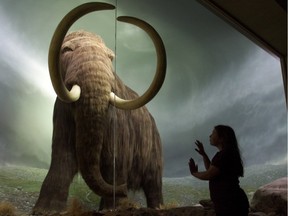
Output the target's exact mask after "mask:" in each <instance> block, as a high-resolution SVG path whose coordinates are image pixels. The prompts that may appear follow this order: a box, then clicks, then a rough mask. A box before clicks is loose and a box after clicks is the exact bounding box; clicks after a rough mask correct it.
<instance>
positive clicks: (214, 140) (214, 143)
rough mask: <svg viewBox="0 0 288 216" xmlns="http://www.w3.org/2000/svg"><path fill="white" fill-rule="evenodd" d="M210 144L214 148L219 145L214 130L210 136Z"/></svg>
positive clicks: (219, 141) (219, 140)
mask: <svg viewBox="0 0 288 216" xmlns="http://www.w3.org/2000/svg"><path fill="white" fill-rule="evenodd" d="M210 144H211V145H212V146H216V147H219V146H220V145H221V139H220V137H219V136H218V133H217V131H216V130H215V129H214V130H213V131H212V133H211V135H210Z"/></svg>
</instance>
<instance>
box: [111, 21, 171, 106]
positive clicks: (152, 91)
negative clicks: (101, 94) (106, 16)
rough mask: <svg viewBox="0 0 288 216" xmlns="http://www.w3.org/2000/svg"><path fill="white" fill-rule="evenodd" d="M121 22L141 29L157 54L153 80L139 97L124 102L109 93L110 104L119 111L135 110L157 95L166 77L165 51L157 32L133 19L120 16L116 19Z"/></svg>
mask: <svg viewBox="0 0 288 216" xmlns="http://www.w3.org/2000/svg"><path fill="white" fill-rule="evenodd" d="M117 20H119V21H121V22H126V23H131V24H134V25H136V26H138V27H139V28H141V29H143V30H144V31H145V32H146V33H147V34H148V35H149V36H150V38H151V39H152V41H153V43H154V46H155V48H156V53H157V68H156V73H155V76H154V79H153V81H152V83H151V85H150V87H149V88H148V89H147V90H146V92H144V94H143V95H141V96H140V97H138V98H136V99H133V100H124V99H121V98H119V97H117V96H116V95H115V94H114V93H110V103H111V104H112V105H114V106H115V107H117V108H120V109H130V110H131V109H137V108H139V107H141V106H144V105H145V104H146V103H148V102H149V101H150V100H152V98H153V97H154V96H155V95H156V94H157V93H158V91H159V90H160V88H161V86H162V84H163V82H164V79H165V75H166V64H167V60H166V50H165V47H164V44H163V41H162V39H161V37H160V35H159V34H158V33H157V31H156V30H155V29H154V28H153V27H152V26H151V25H149V24H148V23H146V22H145V21H143V20H140V19H137V18H135V17H128V16H121V17H117Z"/></svg>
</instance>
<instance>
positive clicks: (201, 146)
mask: <svg viewBox="0 0 288 216" xmlns="http://www.w3.org/2000/svg"><path fill="white" fill-rule="evenodd" d="M195 144H196V146H197V147H198V149H197V148H195V151H197V152H198V153H199V154H200V155H202V156H203V155H206V152H205V150H204V146H203V144H202V143H201V142H200V141H199V140H196V142H195Z"/></svg>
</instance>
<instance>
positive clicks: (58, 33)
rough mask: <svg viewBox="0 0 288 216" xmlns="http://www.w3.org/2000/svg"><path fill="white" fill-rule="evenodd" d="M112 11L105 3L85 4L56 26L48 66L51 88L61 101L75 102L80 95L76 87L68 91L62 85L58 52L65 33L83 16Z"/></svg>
mask: <svg viewBox="0 0 288 216" xmlns="http://www.w3.org/2000/svg"><path fill="white" fill-rule="evenodd" d="M112 9H115V7H114V6H113V5H111V4H107V3H100V2H90V3H85V4H82V5H80V6H78V7H76V8H74V9H73V10H71V11H70V12H69V13H68V14H67V15H66V16H65V17H64V18H63V19H62V20H61V22H60V23H59V24H58V26H57V28H56V30H55V33H54V35H53V37H52V40H51V43H50V48H49V55H48V66H49V73H50V78H51V81H52V85H53V88H54V90H55V92H56V94H57V96H58V97H59V98H60V99H61V100H62V101H65V102H74V101H77V100H78V99H79V97H80V93H81V89H80V87H79V86H78V85H74V86H73V87H72V90H71V91H69V90H68V89H67V88H66V86H65V85H64V82H63V78H62V76H61V72H60V70H61V67H60V63H59V59H60V50H61V45H62V42H63V40H64V37H65V35H66V33H67V32H68V30H69V28H70V27H71V26H72V24H73V23H74V22H75V21H76V20H78V19H79V18H80V17H82V16H84V15H85V14H88V13H90V12H93V11H100V10H112Z"/></svg>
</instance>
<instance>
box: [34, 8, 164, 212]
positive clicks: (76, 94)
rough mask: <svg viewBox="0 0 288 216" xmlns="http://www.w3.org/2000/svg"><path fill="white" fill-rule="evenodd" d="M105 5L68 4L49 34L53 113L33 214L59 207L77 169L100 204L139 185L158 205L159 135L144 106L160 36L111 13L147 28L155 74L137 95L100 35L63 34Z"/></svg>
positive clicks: (160, 76) (156, 83) (160, 59)
mask: <svg viewBox="0 0 288 216" xmlns="http://www.w3.org/2000/svg"><path fill="white" fill-rule="evenodd" d="M108 9H114V6H112V5H110V4H106V3H87V4H83V5H81V6H79V7H77V8H75V9H73V10H72V11H71V12H70V13H68V14H67V15H66V16H65V17H64V18H63V20H62V21H61V22H60V24H59V25H58V27H57V29H56V30H55V33H54V36H53V38H52V41H51V45H50V49H49V62H48V63H49V71H50V77H51V80H52V84H53V87H54V89H55V91H56V93H57V96H58V97H57V99H56V102H55V105H54V114H53V137H52V159H51V165H50V169H49V171H48V174H47V176H46V178H45V180H44V182H43V184H42V188H41V191H40V195H39V198H38V200H37V202H36V204H35V206H34V208H33V211H34V213H38V212H42V213H43V212H55V211H56V212H59V211H62V210H63V209H65V207H66V201H67V197H68V193H69V186H70V184H71V182H72V180H73V177H74V176H75V175H76V173H78V172H80V173H81V175H82V177H83V179H84V180H85V182H86V183H87V185H88V186H89V187H90V188H91V190H92V191H94V192H95V193H96V194H98V195H99V196H101V204H100V208H101V209H102V208H111V207H113V205H114V204H113V202H112V201H113V200H114V196H115V200H116V206H117V203H119V201H120V200H121V199H123V198H125V197H127V191H128V190H138V189H143V191H144V194H145V196H146V200H147V206H148V207H151V208H157V207H159V206H160V205H161V204H162V203H163V198H162V150H161V140H160V136H159V133H158V130H157V127H156V124H155V121H154V119H153V117H152V116H151V114H150V113H149V112H148V110H147V108H146V107H145V106H144V105H145V104H146V103H147V102H148V101H150V100H151V99H152V98H153V97H154V96H155V95H156V94H157V92H158V91H159V89H160V88H161V85H162V84H163V81H164V78H165V71H166V53H165V48H164V45H163V42H162V40H161V38H160V36H159V35H158V33H157V32H156V31H155V30H154V29H153V28H152V27H151V26H150V25H149V24H147V23H146V22H144V21H141V20H139V19H136V18H132V17H118V18H117V19H118V20H120V21H123V22H128V23H131V24H134V25H136V26H138V27H140V28H142V29H143V30H144V31H146V32H147V33H148V35H150V37H151V39H152V40H153V42H154V45H155V48H156V53H157V69H156V74H155V77H154V79H153V82H152V84H151V86H150V87H149V89H148V90H147V91H146V92H145V93H144V94H143V95H142V96H140V97H139V96H138V95H137V94H136V93H135V92H134V91H133V90H131V89H130V88H129V87H127V86H125V85H124V84H123V82H122V81H121V80H120V79H119V78H118V77H117V75H116V74H115V73H114V71H113V64H112V60H113V57H114V54H113V52H112V51H111V50H110V49H109V48H107V47H106V46H105V44H104V42H103V41H102V39H101V38H100V37H99V36H97V35H95V34H92V33H89V32H85V31H77V32H73V33H70V34H68V35H66V33H67V32H68V30H69V28H70V26H71V25H72V24H73V23H74V22H75V21H76V20H77V19H78V18H80V17H81V16H83V15H85V14H87V13H89V12H92V11H97V10H108ZM114 156H115V157H114ZM114 167H115V169H114ZM114 183H115V184H114Z"/></svg>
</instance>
